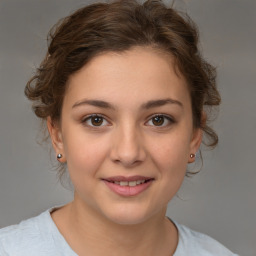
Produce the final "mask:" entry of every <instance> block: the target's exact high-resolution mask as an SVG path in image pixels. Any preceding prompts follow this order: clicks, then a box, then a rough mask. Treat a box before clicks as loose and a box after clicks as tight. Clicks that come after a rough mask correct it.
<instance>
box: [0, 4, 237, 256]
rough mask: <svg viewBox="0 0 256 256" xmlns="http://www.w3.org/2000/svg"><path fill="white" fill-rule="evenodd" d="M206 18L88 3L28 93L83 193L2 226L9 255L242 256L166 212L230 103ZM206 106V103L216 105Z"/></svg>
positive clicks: (63, 25)
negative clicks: (208, 51) (207, 55)
mask: <svg viewBox="0 0 256 256" xmlns="http://www.w3.org/2000/svg"><path fill="white" fill-rule="evenodd" d="M197 43H198V36H197V30H196V28H195V25H194V24H193V22H192V21H191V20H190V19H189V18H188V17H184V18H183V17H181V16H180V15H179V14H178V13H177V12H176V11H175V10H173V9H172V8H167V7H165V6H164V5H163V4H162V3H161V1H146V2H145V3H144V4H142V5H141V4H138V3H137V2H135V1H131V0H129V1H128V0H126V1H114V2H112V3H110V4H103V3H102V4H94V5H90V6H88V7H85V8H82V9H79V10H78V11H76V12H75V13H74V14H72V15H70V16H69V17H67V18H65V19H64V20H62V21H61V22H60V23H59V24H58V25H57V26H55V27H54V29H53V30H52V31H51V33H50V45H49V48H48V52H47V55H46V58H45V59H44V60H43V62H42V64H41V66H40V68H38V70H37V73H36V75H35V76H34V77H33V78H32V79H31V80H30V81H29V82H28V84H27V86H26V89H25V94H26V96H27V97H28V98H29V99H30V100H32V101H33V102H34V105H33V109H34V111H35V114H36V115H37V116H38V117H39V118H41V119H42V120H44V121H45V123H46V124H47V127H48V131H49V135H50V137H51V141H52V145H53V148H54V150H55V153H56V160H58V161H59V162H60V170H59V174H60V176H61V175H62V174H63V173H64V172H65V167H67V170H68V172H69V176H70V179H71V181H72V183H73V185H74V200H73V201H72V202H70V203H69V204H67V205H65V206H62V207H58V208H52V209H50V210H48V211H46V212H44V213H42V214H41V215H39V216H38V217H35V218H32V219H29V220H27V221H24V222H22V223H20V224H19V225H16V226H11V227H7V228H4V229H2V230H1V232H0V255H1V256H2V255H15V256H16V255H80V256H83V255H96V256H97V255H124V256H125V255H135V256H136V255H163V256H167V255H175V256H179V255H234V254H233V253H231V252H230V251H229V250H228V249H226V248H225V247H224V246H222V245H221V244H220V243H218V242H217V241H215V240H214V239H212V238H210V237H208V236H206V235H203V234H200V233H197V232H194V231H192V230H190V229H189V228H187V227H185V226H182V225H179V224H178V223H175V222H174V221H172V220H170V219H168V218H167V217H166V216H165V213H166V209H167V204H168V202H169V201H170V200H171V199H172V198H173V196H174V195H175V194H176V193H177V191H178V189H179V188H180V186H181V184H182V181H183V179H184V176H185V175H186V174H188V172H187V165H188V164H189V163H193V162H194V161H195V155H196V153H197V152H198V151H199V147H200V144H201V142H202V136H203V134H205V137H206V139H207V141H206V142H205V143H206V144H207V145H208V146H211V147H213V146H215V145H216V144H217V140H218V137H217V135H216V134H215V132H214V131H213V130H212V129H211V128H210V127H209V126H208V124H207V120H208V118H209V116H208V115H207V111H206V110H209V109H211V107H214V106H216V105H219V103H220V96H219V93H218V91H217V89H216V85H215V72H214V68H213V67H212V66H211V65H210V64H208V63H207V62H205V61H204V60H203V58H202V57H201V55H200V53H199V51H198V48H197ZM206 107H207V109H206Z"/></svg>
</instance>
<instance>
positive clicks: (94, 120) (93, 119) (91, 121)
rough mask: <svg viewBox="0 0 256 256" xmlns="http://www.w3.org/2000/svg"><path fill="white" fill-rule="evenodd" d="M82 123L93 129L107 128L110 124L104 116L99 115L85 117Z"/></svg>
mask: <svg viewBox="0 0 256 256" xmlns="http://www.w3.org/2000/svg"><path fill="white" fill-rule="evenodd" d="M82 122H83V123H84V124H86V125H88V126H92V127H100V126H107V125H108V124H109V123H108V121H107V120H106V119H105V118H104V117H103V116H101V115H97V114H94V115H90V116H87V117H85V119H83V121H82Z"/></svg>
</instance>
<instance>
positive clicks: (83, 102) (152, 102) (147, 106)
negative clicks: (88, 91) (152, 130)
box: [72, 98, 183, 110]
mask: <svg viewBox="0 0 256 256" xmlns="http://www.w3.org/2000/svg"><path fill="white" fill-rule="evenodd" d="M166 104H176V105H178V106H180V107H182V108H183V104H182V103H181V102H180V101H178V100H174V99H171V98H167V99H159V100H150V101H148V102H146V103H144V104H142V106H141V109H150V108H155V107H161V106H164V105H166ZM83 105H91V106H95V107H99V108H106V109H112V110H115V107H114V106H113V105H111V104H110V103H108V102H106V101H103V100H89V99H84V100H81V101H78V102H76V103H75V104H74V105H73V106H72V108H76V107H79V106H83Z"/></svg>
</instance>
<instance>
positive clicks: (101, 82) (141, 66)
mask: <svg viewBox="0 0 256 256" xmlns="http://www.w3.org/2000/svg"><path fill="white" fill-rule="evenodd" d="M95 97H96V98H98V99H102V100H105V101H115V102H114V103H117V104H118V103H120V104H121V103H127V102H128V103H130V104H131V103H133V104H135V103H138V104H139V103H141V102H143V101H148V100H152V99H156V98H167V97H171V98H177V99H179V100H180V101H189V100H190V99H189V92H188V89H187V85H186V81H185V79H184V77H183V76H182V75H180V74H179V73H178V72H177V70H176V69H175V62H174V58H173V57H172V56H171V55H170V54H165V53H164V52H160V51H156V50H153V49H152V48H145V47H144V48H142V47H137V48H133V49H131V50H128V51H126V52H122V53H116V52H108V53H104V54H101V55H99V56H97V57H94V58H93V59H92V60H91V61H90V62H89V63H87V64H86V65H85V66H84V67H83V68H82V69H80V70H79V71H78V72H76V73H75V74H73V75H72V76H71V77H70V79H69V82H68V87H67V91H66V95H65V99H64V101H66V103H69V104H71V102H72V101H79V100H81V99H82V98H95Z"/></svg>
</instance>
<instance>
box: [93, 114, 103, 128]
mask: <svg viewBox="0 0 256 256" xmlns="http://www.w3.org/2000/svg"><path fill="white" fill-rule="evenodd" d="M102 122H103V118H102V117H100V116H95V117H93V118H92V124H93V125H95V126H99V125H101V124H102Z"/></svg>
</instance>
